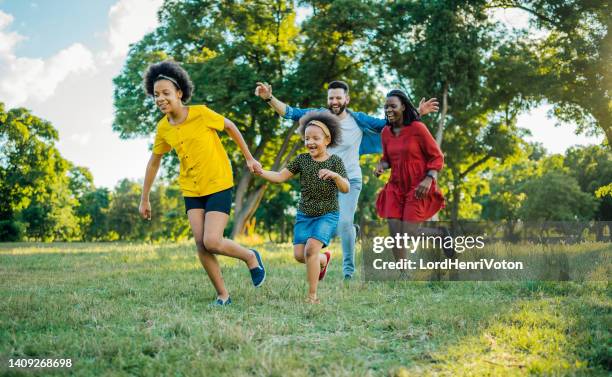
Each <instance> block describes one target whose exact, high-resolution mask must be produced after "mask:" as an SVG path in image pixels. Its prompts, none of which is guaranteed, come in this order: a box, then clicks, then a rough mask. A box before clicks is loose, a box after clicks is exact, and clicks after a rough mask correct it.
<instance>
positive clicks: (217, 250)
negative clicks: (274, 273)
mask: <svg viewBox="0 0 612 377" xmlns="http://www.w3.org/2000/svg"><path fill="white" fill-rule="evenodd" d="M228 218H229V215H228V214H226V213H223V212H217V211H211V212H207V213H206V218H205V219H206V220H205V221H206V227H205V231H204V245H205V247H206V250H208V251H210V252H211V253H214V254H221V255H225V256H227V257H232V258H237V259H241V260H242V261H244V262H245V263H246V265H247V267H248V268H249V269H251V268H255V267H257V266H259V262H258V261H257V257H256V256H255V253H253V252H252V251H251V250H249V249H247V248H246V247H244V246H241V245H239V244H238V243H236V242H235V241H233V240H229V239H227V238H224V237H223V230H224V229H225V226H226V225H227V220H228Z"/></svg>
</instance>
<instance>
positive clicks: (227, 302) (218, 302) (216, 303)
mask: <svg viewBox="0 0 612 377" xmlns="http://www.w3.org/2000/svg"><path fill="white" fill-rule="evenodd" d="M231 303H232V298H231V297H229V296H228V297H227V300H225V301H223V300H221V299H220V298H219V297H217V299H216V300H215V301H213V302H212V303H211V304H210V306H228V305H230V304H231Z"/></svg>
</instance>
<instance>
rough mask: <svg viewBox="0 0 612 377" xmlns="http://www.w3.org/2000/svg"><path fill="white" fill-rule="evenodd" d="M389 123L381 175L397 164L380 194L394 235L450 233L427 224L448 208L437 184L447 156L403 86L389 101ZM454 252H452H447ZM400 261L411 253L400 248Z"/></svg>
mask: <svg viewBox="0 0 612 377" xmlns="http://www.w3.org/2000/svg"><path fill="white" fill-rule="evenodd" d="M385 115H386V117H387V123H388V124H387V126H386V127H385V128H384V129H383V131H382V144H383V156H382V159H381V160H380V162H379V163H378V165H377V167H376V172H375V174H376V175H377V176H380V175H381V174H382V173H383V172H384V170H386V169H388V168H391V177H390V178H389V182H387V184H385V187H384V188H383V189H382V190H381V191H380V193H379V194H378V198H377V200H376V212H377V214H378V216H380V217H382V218H384V219H387V220H388V221H389V229H390V231H391V233H393V234H395V233H399V232H402V231H403V232H406V233H409V234H416V233H417V231H419V233H421V232H422V233H426V234H427V235H440V236H446V235H448V231H447V230H446V229H430V228H427V229H426V228H421V227H420V226H421V223H422V222H423V221H426V220H428V219H430V218H431V217H433V216H434V215H435V214H436V213H438V211H440V209H442V208H444V197H443V196H442V193H441V192H440V190H438V187H437V185H436V178H437V175H438V171H439V170H440V169H442V166H443V165H444V155H443V154H442V151H441V150H440V148H439V147H438V144H437V143H436V141H435V140H434V138H433V137H432V136H431V133H430V132H429V130H428V129H427V126H425V124H423V123H422V122H421V121H420V117H419V113H418V112H417V111H416V109H415V107H414V106H413V105H412V103H411V102H410V100H409V99H408V96H406V94H405V93H404V92H402V91H401V90H392V91H391V92H389V93H388V94H387V98H386V101H385ZM444 252H445V253H447V255H448V253H449V250H444ZM394 254H395V258H396V259H405V258H406V251H405V250H404V249H402V250H395V251H394Z"/></svg>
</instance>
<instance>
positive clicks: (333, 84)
mask: <svg viewBox="0 0 612 377" xmlns="http://www.w3.org/2000/svg"><path fill="white" fill-rule="evenodd" d="M329 89H344V93H346V94H348V92H349V86H348V84H347V83H345V82H344V81H338V80H337V81H332V82H330V83H329V85H328V86H327V90H329Z"/></svg>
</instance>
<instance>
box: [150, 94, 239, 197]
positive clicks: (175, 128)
mask: <svg viewBox="0 0 612 377" xmlns="http://www.w3.org/2000/svg"><path fill="white" fill-rule="evenodd" d="M224 119H225V118H224V117H223V115H220V114H217V113H215V112H214V111H212V110H211V109H209V108H208V107H206V106H204V105H196V106H189V114H188V115H187V119H185V121H184V122H183V123H181V124H177V125H172V124H170V122H168V117H167V116H164V117H163V118H162V119H161V120H160V121H159V122H158V123H157V133H156V135H155V143H154V144H153V153H155V154H164V153H166V152H169V151H170V150H172V149H173V148H174V149H175V150H176V153H177V154H178V157H179V160H180V165H181V169H180V175H179V185H180V187H181V190H182V191H183V195H184V196H204V195H210V194H214V193H216V192H219V191H223V190H225V189H228V188H230V187H233V186H234V178H233V176H232V166H231V163H230V160H229V158H228V157H227V153H226V152H225V148H223V144H221V140H220V139H219V135H217V131H222V130H223V129H224V124H223V122H224Z"/></svg>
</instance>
